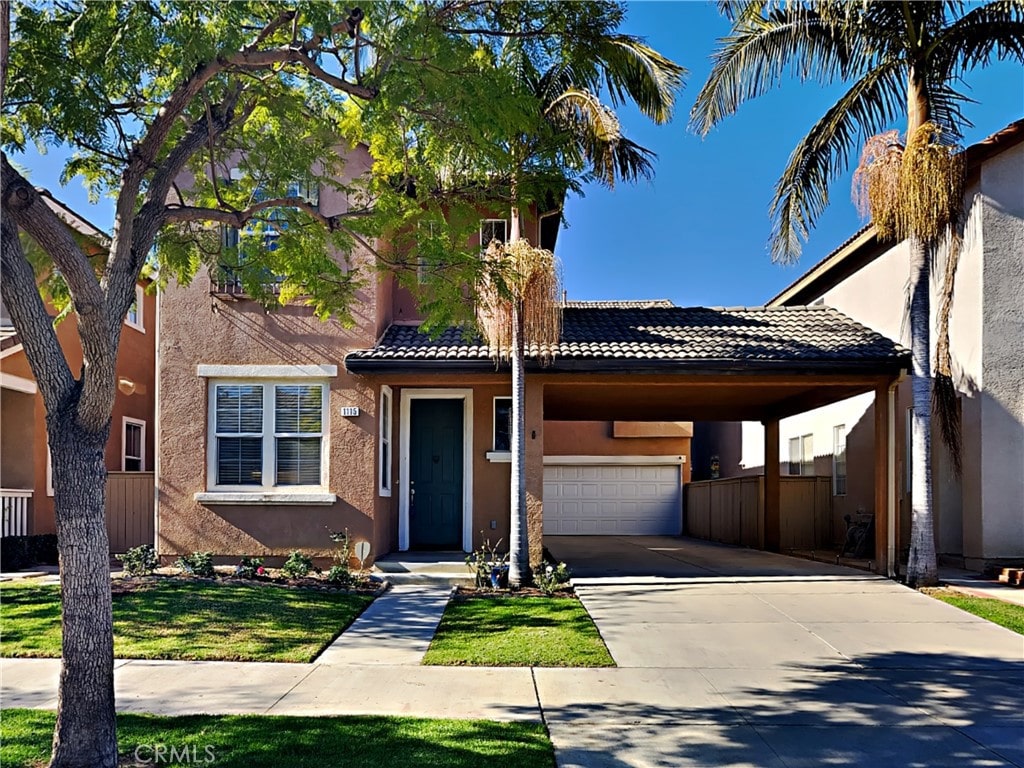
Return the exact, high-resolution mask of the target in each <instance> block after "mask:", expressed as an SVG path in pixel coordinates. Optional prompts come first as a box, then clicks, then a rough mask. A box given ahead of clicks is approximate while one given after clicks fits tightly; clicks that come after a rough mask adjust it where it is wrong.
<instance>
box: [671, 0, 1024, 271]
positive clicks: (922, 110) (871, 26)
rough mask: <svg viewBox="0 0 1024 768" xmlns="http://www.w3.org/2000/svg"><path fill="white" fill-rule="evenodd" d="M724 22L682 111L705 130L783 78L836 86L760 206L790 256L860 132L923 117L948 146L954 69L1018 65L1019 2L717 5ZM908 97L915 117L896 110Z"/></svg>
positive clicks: (958, 122)
mask: <svg viewBox="0 0 1024 768" xmlns="http://www.w3.org/2000/svg"><path fill="white" fill-rule="evenodd" d="M720 7H721V8H722V9H723V12H724V13H725V14H726V15H727V16H728V17H729V18H730V20H731V21H732V29H731V31H730V34H729V35H728V36H726V37H724V38H722V39H721V40H720V47H719V49H718V51H717V52H716V53H715V55H714V56H713V66H712V71H711V74H710V75H709V76H708V79H707V82H706V83H705V84H704V87H703V88H702V89H701V91H700V94H699V95H698V97H697V100H696V102H695V104H694V106H693V108H692V110H691V113H690V122H691V127H692V128H693V129H694V130H695V131H696V132H698V133H700V134H701V135H706V134H707V133H708V132H710V131H711V129H712V128H714V127H715V126H716V125H717V124H718V123H719V122H720V121H721V120H722V119H723V118H725V117H727V116H729V115H731V114H733V113H735V112H736V110H737V109H738V108H739V107H740V105H741V104H743V103H744V102H746V101H749V100H750V99H754V98H757V97H758V96H761V95H762V94H764V93H765V92H767V91H769V90H771V89H772V88H775V87H777V86H779V85H781V84H782V83H783V82H784V81H786V80H788V79H790V78H791V77H796V78H797V79H799V80H801V81H814V82H817V83H823V84H829V83H836V82H844V83H849V87H848V88H847V90H846V92H845V93H844V94H843V95H842V96H841V97H840V99H839V101H837V102H836V104H835V105H833V106H832V107H831V108H830V109H829V110H828V111H827V112H826V114H825V115H824V116H823V117H822V118H821V120H819V121H818V122H817V123H816V124H815V125H814V127H813V128H812V129H811V131H810V133H808V135H807V136H806V137H805V138H804V139H803V140H801V141H800V143H799V144H798V145H797V146H796V148H795V149H794V151H793V154H792V155H791V156H790V158H789V162H788V163H787V166H786V168H785V170H784V172H783V175H782V177H781V178H780V180H779V182H778V184H777V186H776V189H775V196H774V199H773V200H772V204H771V208H770V212H771V216H772V220H773V228H772V236H771V253H772V258H773V259H774V260H776V261H781V262H790V261H793V260H795V259H797V258H798V257H799V255H800V251H801V248H802V243H803V242H804V241H806V239H807V235H808V232H809V230H810V229H811V228H812V227H813V226H814V223H815V221H816V220H817V218H818V217H819V216H820V215H821V213H822V212H823V211H824V210H825V208H826V206H827V205H828V202H829V187H830V185H831V183H832V182H833V181H834V180H835V178H836V177H837V176H839V175H840V174H842V173H843V172H844V171H845V170H846V169H847V168H848V167H849V163H850V160H851V159H852V158H853V157H855V156H856V153H857V150H858V149H859V148H860V147H861V146H862V145H863V144H864V143H865V142H866V140H867V139H868V137H870V136H873V135H876V134H880V133H883V132H884V131H886V130H888V129H891V128H893V127H896V123H897V121H898V120H900V119H901V118H903V117H905V116H906V117H907V118H908V119H910V120H911V124H910V126H909V129H910V130H911V132H913V131H914V130H915V129H916V128H917V127H918V126H919V125H920V124H921V123H924V122H931V123H934V124H935V125H936V126H937V128H938V129H939V133H938V135H939V136H941V137H942V139H941V140H942V141H945V142H948V143H951V144H955V143H956V141H957V140H958V139H959V138H960V137H961V136H962V132H963V129H964V128H965V127H966V126H968V125H969V124H968V123H967V122H966V120H965V119H964V117H963V114H962V107H963V104H964V103H965V102H966V101H968V100H969V99H968V98H967V96H965V95H964V94H963V93H961V92H959V91H958V90H956V87H955V86H956V85H957V84H958V83H959V82H960V80H961V78H962V77H963V75H964V74H966V73H967V72H968V71H970V70H971V69H973V68H975V67H978V66H984V65H986V64H988V63H989V62H991V61H992V60H993V59H1009V60H1015V61H1020V62H1022V63H1024V3H1022V2H1020V0H996V1H995V2H989V3H986V4H984V5H981V6H976V5H973V4H971V5H968V4H965V3H963V2H958V1H956V0H945V1H944V2H941V1H939V0H929V1H921V2H913V3H910V2H905V3H896V2H884V1H882V0H862V1H861V2H844V1H842V0H826V1H824V2H764V1H763V0H760V1H758V2H726V3H720ZM908 97H912V98H911V99H910V100H911V102H913V104H914V108H915V114H913V115H908V114H907V112H908V106H907V104H908Z"/></svg>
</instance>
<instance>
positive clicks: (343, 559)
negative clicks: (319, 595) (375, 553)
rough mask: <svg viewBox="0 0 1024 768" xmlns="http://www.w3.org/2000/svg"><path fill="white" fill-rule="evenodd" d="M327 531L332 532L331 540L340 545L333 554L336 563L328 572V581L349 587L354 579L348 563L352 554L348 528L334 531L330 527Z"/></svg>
mask: <svg viewBox="0 0 1024 768" xmlns="http://www.w3.org/2000/svg"><path fill="white" fill-rule="evenodd" d="M327 532H328V533H329V534H330V537H331V541H333V542H334V543H335V544H337V545H338V546H336V547H335V548H334V553H333V555H332V557H333V559H334V565H332V566H331V570H329V571H328V572H327V581H329V582H331V583H332V584H337V585H338V586H341V587H347V586H349V585H350V584H351V583H352V581H353V579H352V571H351V569H350V568H349V565H348V561H349V558H350V557H351V555H352V542H351V540H350V539H349V535H348V528H346V529H345V530H344V531H332V530H331V529H330V528H328V529H327Z"/></svg>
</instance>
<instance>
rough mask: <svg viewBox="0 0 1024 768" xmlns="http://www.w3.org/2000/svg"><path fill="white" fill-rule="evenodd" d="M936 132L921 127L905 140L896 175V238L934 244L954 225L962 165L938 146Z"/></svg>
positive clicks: (932, 126) (961, 186) (946, 148)
mask: <svg viewBox="0 0 1024 768" xmlns="http://www.w3.org/2000/svg"><path fill="white" fill-rule="evenodd" d="M940 132H941V131H940V129H939V128H938V126H936V125H935V124H934V123H924V124H923V125H922V126H921V127H920V128H918V129H917V130H916V131H914V134H913V135H912V136H909V137H908V138H907V147H906V149H905V150H904V152H903V167H902V169H901V171H900V195H899V205H898V206H897V235H899V236H900V237H901V238H909V237H916V238H918V239H920V240H922V241H924V242H926V243H934V242H937V241H938V240H939V238H940V237H942V236H943V235H945V234H946V232H947V230H948V228H949V227H950V226H951V225H955V224H956V222H957V220H958V218H959V216H960V209H961V206H962V205H963V197H964V161H963V157H962V155H961V154H960V153H959V152H958V151H957V148H956V147H955V146H948V145H944V144H940V143H939V142H938V139H939V137H940Z"/></svg>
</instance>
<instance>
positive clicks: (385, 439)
mask: <svg viewBox="0 0 1024 768" xmlns="http://www.w3.org/2000/svg"><path fill="white" fill-rule="evenodd" d="M391 416H392V411H391V387H389V386H387V385H385V386H382V387H381V388H380V434H379V435H378V439H379V441H380V446H379V450H378V457H377V459H378V462H379V463H380V495H381V496H390V495H391Z"/></svg>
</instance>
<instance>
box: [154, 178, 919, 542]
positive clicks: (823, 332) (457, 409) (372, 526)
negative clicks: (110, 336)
mask: <svg viewBox="0 0 1024 768" xmlns="http://www.w3.org/2000/svg"><path fill="white" fill-rule="evenodd" d="M352 159H353V158H350V162H349V165H350V166H354V167H355V172H358V169H359V167H360V163H359V162H355V163H353V162H352ZM355 159H356V160H358V158H355ZM365 162H368V159H365V158H364V163H365ZM363 167H365V166H363ZM319 205H320V208H321V211H322V212H323V213H324V214H325V215H328V216H330V215H335V214H337V213H340V212H342V211H343V210H344V206H345V205H346V202H345V200H344V199H343V198H342V197H341V196H340V195H337V194H335V193H334V192H333V191H332V190H329V189H326V188H325V189H321V190H320V195H319ZM538 221H540V222H541V224H540V225H538ZM481 230H482V231H485V230H486V231H488V232H491V233H494V234H497V235H499V236H500V234H501V233H502V232H504V231H507V223H505V222H503V221H501V220H500V219H498V220H494V219H491V220H485V221H482V222H481ZM524 230H525V232H526V233H528V236H529V239H531V240H533V241H534V242H535V243H536V242H537V241H538V240H539V244H540V245H542V246H544V247H547V248H553V247H554V239H555V236H556V234H557V221H556V220H555V217H547V218H545V217H538V216H537V215H536V212H535V211H534V212H531V213H530V214H529V215H528V216H527V221H526V222H525V226H524ZM381 245H382V244H381ZM371 259H372V257H371V255H370V254H369V253H368V252H365V251H357V252H356V253H354V254H353V255H352V256H350V257H349V262H350V264H351V265H352V267H353V268H365V269H368V270H373V269H374V265H373V264H372V262H371ZM358 299H359V301H358V304H357V305H356V306H355V307H354V315H355V317H356V320H357V324H356V325H355V327H353V328H344V327H343V326H342V325H340V324H339V323H337V322H334V321H328V322H320V321H318V320H317V319H316V318H315V317H314V316H313V314H312V312H311V310H309V309H307V308H305V307H301V306H294V305H290V306H286V307H283V308H280V309H278V310H276V311H273V312H269V313H268V312H266V311H265V310H264V309H263V308H262V307H261V306H259V305H258V304H257V303H255V302H253V301H250V300H247V299H246V297H245V296H242V295H239V293H238V292H237V291H236V292H234V293H229V292H226V291H224V290H223V289H222V286H221V285H220V281H219V280H218V279H217V276H213V279H211V277H210V276H209V275H204V274H200V275H199V276H197V278H196V279H195V280H194V281H193V282H192V283H191V284H190V285H189V286H178V285H171V286H169V287H168V289H167V290H166V292H164V293H162V294H161V296H160V302H161V309H160V313H159V315H160V328H159V347H158V390H159V397H158V409H159V410H158V423H159V437H158V463H157V467H158V488H159V490H158V512H157V520H158V532H157V548H158V550H159V553H160V555H161V556H162V557H163V558H164V559H165V560H168V559H173V557H175V556H176V555H177V554H180V553H184V552H190V551H194V550H206V551H210V552H212V553H213V554H214V555H215V556H217V557H218V558H221V559H222V560H227V559H232V558H238V557H239V556H242V555H261V556H265V557H276V558H280V557H283V556H286V555H287V553H288V552H289V551H290V550H292V549H303V550H306V551H308V552H310V553H311V554H314V555H320V556H326V555H327V554H329V550H330V546H331V542H330V540H329V539H328V529H330V530H341V529H345V528H347V529H348V531H349V532H350V534H352V535H353V536H354V537H355V538H356V539H361V540H366V541H368V542H369V543H370V544H371V548H372V554H371V558H375V557H378V556H380V555H383V554H386V553H388V552H392V551H396V550H397V551H404V550H408V549H420V550H431V549H434V550H448V551H452V550H458V551H469V550H471V549H472V548H475V547H479V546H480V545H481V543H482V541H483V540H484V539H490V540H491V541H492V542H494V541H496V540H497V539H499V538H500V539H504V540H505V542H506V543H507V541H508V531H509V508H510V504H509V481H510V464H509V462H510V455H509V451H508V446H509V443H508V440H509V435H508V432H509V409H510V399H509V398H510V396H511V383H510V375H509V372H508V368H507V366H505V365H497V364H496V363H495V362H494V360H493V359H492V357H491V354H490V351H489V350H488V349H487V348H486V347H485V346H483V345H482V343H480V342H478V341H474V340H472V339H468V340H467V338H466V335H465V334H464V333H463V331H462V330H461V329H449V330H447V331H445V332H443V333H442V334H441V335H440V336H439V337H437V338H433V339H432V338H430V337H428V336H427V335H425V334H423V333H421V332H420V331H419V328H418V326H419V324H420V321H421V319H422V318H421V316H420V314H419V312H418V309H417V307H416V302H415V301H414V299H413V297H412V296H411V295H410V293H409V292H408V291H407V290H405V289H404V288H402V287H400V286H399V284H398V282H397V280H396V279H395V277H394V275H392V274H390V273H386V272H385V273H383V274H382V275H381V278H380V279H379V280H378V281H376V282H375V283H374V284H373V285H372V286H370V287H369V288H367V289H365V290H364V291H363V292H362V293H361V294H360V295H359V297H358ZM563 316H564V330H563V337H562V343H561V344H560V346H559V348H558V350H557V354H556V355H555V357H554V360H553V362H552V363H551V364H550V365H547V366H541V365H539V364H538V363H537V361H536V357H535V355H534V354H533V353H532V351H531V352H528V361H527V370H528V374H527V379H526V407H527V412H526V434H525V438H526V454H527V456H526V476H527V478H526V482H527V493H528V518H529V530H528V535H529V543H530V556H531V561H532V562H537V561H538V560H539V559H540V557H541V547H542V539H543V536H544V535H588V534H679V533H680V532H681V531H682V527H683V517H682V495H683V494H682V488H683V485H684V483H686V482H688V481H689V476H690V457H689V455H690V438H691V434H692V432H691V425H690V423H689V422H691V421H692V420H693V419H695V418H709V417H711V418H719V419H748V418H764V419H766V420H767V421H768V422H770V423H774V424H776V425H777V423H778V418H780V417H783V416H786V415H788V414H790V413H793V412H797V411H798V410H806V409H807V408H809V407H815V406H817V405H820V404H821V403H824V402H833V401H835V400H837V399H842V398H846V397H849V396H851V395H853V394H858V393H862V392H873V391H877V390H878V389H879V388H882V387H885V386H888V384H889V382H891V381H893V380H895V378H896V377H898V376H899V374H900V371H901V370H903V368H905V366H906V362H907V361H906V353H905V350H903V349H902V348H900V347H898V346H897V345H895V344H894V343H893V342H891V341H889V340H888V339H885V338H883V337H882V336H880V335H878V334H876V333H873V332H871V331H869V330H867V329H865V328H863V327H861V326H858V325H857V324H855V323H853V322H851V321H850V320H849V319H847V318H845V317H843V316H842V315H840V314H839V313H837V312H835V311H834V310H831V309H827V308H797V309H790V308H778V309H765V308H755V309H749V310H716V309H705V308H689V309H684V308H678V307H673V306H672V305H671V304H670V303H668V302H664V301H654V302H616V301H611V302H567V303H566V304H565V307H564V312H563ZM767 480H768V484H769V490H768V503H767V505H766V512H765V524H764V526H763V540H762V541H761V542H760V543H761V544H762V545H763V546H766V547H768V548H776V549H777V548H778V537H779V527H780V509H779V503H778V498H779V494H778V477H777V476H773V477H769V478H767Z"/></svg>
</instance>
